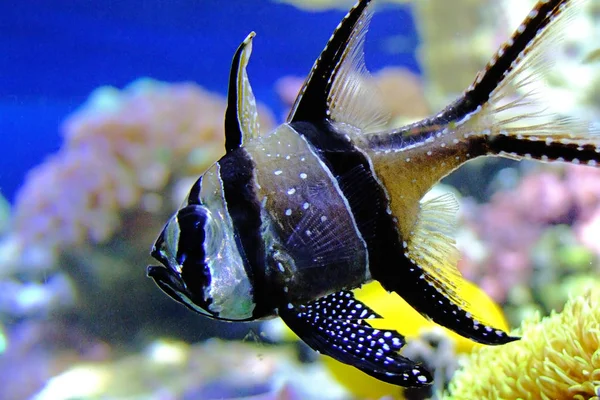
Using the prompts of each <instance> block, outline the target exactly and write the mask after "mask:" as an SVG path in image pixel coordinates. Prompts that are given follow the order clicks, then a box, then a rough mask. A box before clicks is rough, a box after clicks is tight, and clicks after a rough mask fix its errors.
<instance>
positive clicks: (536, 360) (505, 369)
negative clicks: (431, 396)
mask: <svg viewBox="0 0 600 400" xmlns="http://www.w3.org/2000/svg"><path fill="white" fill-rule="evenodd" d="M516 334H517V335H520V336H522V339H521V340H519V341H516V342H513V343H510V344H508V345H505V346H498V347H484V348H481V349H479V350H476V351H475V352H474V353H473V354H472V355H471V356H470V358H469V359H468V361H467V363H466V364H465V365H464V366H463V368H462V369H461V370H459V372H457V373H456V375H455V377H454V378H453V380H452V381H451V384H450V394H449V395H447V396H446V397H445V399H446V400H453V399H460V400H469V399H477V400H479V399H506V400H510V399H515V400H516V399H544V400H546V399H547V400H550V399H552V400H563V399H565V400H566V399H577V400H583V399H594V400H597V399H598V398H599V397H600V283H598V282H596V284H595V288H594V289H593V290H589V291H587V292H586V293H585V294H583V295H581V296H579V297H576V298H572V299H571V300H569V302H567V304H566V306H565V308H564V310H563V311H562V312H560V313H556V312H553V313H552V314H551V315H550V316H548V317H546V318H543V319H541V318H540V317H539V315H536V316H534V317H531V318H530V319H528V320H526V321H524V322H523V324H522V326H521V328H520V329H518V330H517V332H516Z"/></svg>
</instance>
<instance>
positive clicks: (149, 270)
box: [146, 265, 166, 280]
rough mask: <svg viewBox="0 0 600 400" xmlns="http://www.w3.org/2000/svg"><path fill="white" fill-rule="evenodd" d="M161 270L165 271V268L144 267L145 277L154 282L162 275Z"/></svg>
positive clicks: (159, 266) (156, 266)
mask: <svg viewBox="0 0 600 400" xmlns="http://www.w3.org/2000/svg"><path fill="white" fill-rule="evenodd" d="M161 270H166V268H165V267H163V266H162V265H148V267H146V276H147V277H148V278H152V279H155V280H156V279H157V278H158V277H160V276H163V275H164V271H161Z"/></svg>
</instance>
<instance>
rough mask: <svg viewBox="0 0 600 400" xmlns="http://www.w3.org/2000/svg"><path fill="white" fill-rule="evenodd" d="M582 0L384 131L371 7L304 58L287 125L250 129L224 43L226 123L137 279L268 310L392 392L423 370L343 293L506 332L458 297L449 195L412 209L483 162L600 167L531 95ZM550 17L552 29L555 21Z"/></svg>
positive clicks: (593, 142) (559, 8) (525, 31)
mask: <svg viewBox="0 0 600 400" xmlns="http://www.w3.org/2000/svg"><path fill="white" fill-rule="evenodd" d="M578 4H579V1H577V0H573V1H568V0H554V1H551V0H545V1H540V2H538V4H537V5H536V6H535V8H534V9H533V10H532V11H531V12H530V13H529V15H528V16H527V17H526V19H525V21H524V22H523V24H522V25H521V26H519V28H518V29H517V31H516V32H515V33H514V34H513V36H512V37H511V38H510V39H509V40H508V41H507V43H506V44H505V45H503V46H502V47H501V48H500V49H499V51H498V52H497V53H496V54H495V55H494V56H493V58H492V59H491V61H490V62H489V63H488V65H487V66H486V67H485V69H483V70H482V72H480V73H479V74H478V76H477V77H476V78H475V81H474V82H473V84H472V85H471V86H470V87H469V88H468V89H467V90H466V91H465V92H464V94H463V95H462V96H461V97H460V98H458V99H457V100H456V101H455V102H453V103H452V104H450V105H449V106H448V107H446V108H445V109H444V110H442V111H440V112H439V113H437V114H436V115H433V116H431V117H429V118H426V119H424V120H422V121H419V122H416V123H414V124H412V125H409V126H405V127H399V128H395V129H387V128H384V127H383V126H384V123H385V122H386V116H385V115H383V114H382V112H381V110H382V109H383V107H381V102H380V100H379V98H378V96H377V93H376V91H375V90H374V89H373V86H372V85H371V84H370V78H369V76H368V73H367V71H366V69H365V67H364V63H363V51H362V50H363V43H364V37H365V34H366V31H367V27H368V24H369V21H370V18H371V15H372V10H371V1H369V0H361V1H359V2H358V3H357V4H356V5H355V6H354V7H353V8H352V9H351V10H350V12H349V13H348V14H347V16H346V17H345V18H344V19H343V20H342V22H341V23H340V24H339V26H338V27H337V29H336V31H335V32H334V34H333V36H332V37H331V39H330V40H329V42H328V43H327V45H326V47H325V49H324V50H323V52H322V53H321V55H320V57H319V58H318V59H317V61H316V62H315V64H314V66H313V69H312V71H311V72H310V74H309V76H308V78H307V80H306V82H305V84H304V86H303V88H302V90H301V91H300V94H299V95H298V98H297V100H296V102H295V104H294V106H293V108H292V110H291V112H290V115H289V117H288V120H287V121H286V122H285V123H284V124H282V125H281V126H279V127H277V128H276V129H275V130H273V131H271V132H269V133H262V132H260V129H259V126H258V122H257V121H258V118H257V113H256V103H255V100H254V96H253V94H252V90H251V87H250V83H249V80H248V76H247V73H246V66H247V64H248V60H249V57H250V53H251V49H252V40H253V38H254V33H252V34H250V35H249V36H248V37H247V38H246V40H244V42H243V43H242V44H241V45H240V47H239V48H238V49H237V51H236V53H235V55H234V58H233V63H232V70H231V75H230V82H229V94H228V106H227V111H226V114H225V139H226V140H225V148H226V154H225V156H224V157H223V158H221V159H220V160H219V161H218V162H217V163H215V164H214V165H213V166H212V167H211V168H210V169H209V170H208V171H207V172H206V173H205V174H203V175H202V176H201V177H200V178H199V179H198V181H197V182H196V183H195V184H194V186H193V187H192V189H191V191H190V194H189V195H188V198H187V199H186V200H185V202H184V204H183V206H182V208H181V209H180V210H179V211H177V213H176V214H175V215H174V216H173V217H172V218H171V220H170V221H169V222H168V223H167V224H166V226H165V228H164V229H163V231H162V232H161V234H160V235H159V238H158V239H157V241H156V243H155V245H154V247H153V249H152V255H153V257H155V258H156V259H157V260H159V261H160V262H161V264H162V266H151V267H149V268H148V275H149V276H151V277H152V278H154V280H155V281H156V283H157V284H158V285H159V287H161V289H163V290H164V291H165V292H166V293H167V294H169V295H170V296H171V297H173V298H174V299H175V300H177V301H179V302H181V303H183V304H184V305H186V306H187V307H189V308H191V309H193V310H194V311H197V312H199V313H202V314H204V315H207V316H209V317H212V318H218V319H222V320H228V321H250V320H256V319H260V318H267V317H271V316H275V315H278V316H280V317H281V318H282V319H283V320H284V322H285V323H286V324H287V325H288V326H289V327H290V329H292V331H294V332H295V333H296V334H297V335H298V336H299V337H300V338H301V339H303V340H304V341H305V342H306V343H307V344H308V345H309V346H311V347H312V348H314V349H315V350H318V351H320V352H321V353H323V354H326V355H329V356H331V357H333V358H335V359H337V360H338V361H341V362H343V363H346V364H350V365H353V366H355V367H356V368H358V369H360V370H361V371H363V372H366V373H367V374H369V375H371V376H373V377H375V378H377V379H380V380H383V381H385V382H389V383H393V384H396V385H401V386H423V385H428V384H430V383H431V380H432V378H431V375H430V374H429V372H428V371H427V370H426V369H425V368H424V367H423V366H421V365H420V364H418V363H415V362H413V361H411V360H409V359H407V358H405V357H403V356H402V355H401V354H400V350H401V349H402V347H403V346H404V344H405V338H404V336H402V334H401V333H399V332H397V331H395V330H386V329H376V327H375V326H373V325H374V324H370V323H369V320H371V319H374V318H379V317H380V315H379V314H377V312H376V311H374V310H372V309H371V308H370V307H369V306H368V305H366V304H364V303H362V302H361V301H359V300H358V299H356V298H355V297H354V294H353V292H352V290H353V289H355V288H358V287H360V286H361V285H362V284H364V283H367V282H370V281H371V280H377V281H379V282H380V284H381V285H382V286H383V288H384V289H386V290H387V291H389V292H395V293H397V294H398V295H399V296H401V297H402V298H403V299H404V300H406V302H407V303H408V304H410V305H411V306H412V307H413V308H414V309H415V310H416V311H418V312H419V313H420V314H422V315H423V316H425V317H427V318H429V319H431V320H433V321H434V322H436V323H438V324H441V325H443V326H445V327H447V328H449V329H451V330H453V331H454V332H456V333H458V334H460V335H462V336H464V337H467V338H470V339H472V340H474V341H477V342H480V343H483V344H505V343H508V342H510V341H513V340H515V339H516V338H513V337H510V336H508V335H507V334H506V333H505V332H504V331H503V330H501V329H497V328H495V327H493V326H491V325H489V324H486V323H485V320H486V316H485V315H475V314H474V313H473V310H472V307H470V305H469V304H468V302H467V301H465V299H464V297H465V296H464V290H463V281H462V278H461V276H460V273H459V272H458V270H457V269H456V262H457V260H458V253H457V251H456V248H455V247H454V242H453V239H452V233H453V217H454V213H455V212H456V209H457V204H456V201H455V200H454V199H453V198H452V197H451V196H442V197H439V198H436V199H433V200H430V201H423V200H422V199H423V196H424V195H425V193H426V192H428V191H429V190H430V189H431V187H432V186H433V185H434V184H435V183H437V182H438V181H439V180H440V179H441V178H443V177H444V176H446V175H447V174H449V173H450V172H452V171H453V170H455V169H456V168H458V167H459V166H460V165H462V164H464V163H465V162H467V161H469V160H471V159H473V158H476V157H481V156H507V157H512V158H517V159H522V158H535V159H540V160H542V161H553V160H556V161H569V162H575V163H588V164H590V165H596V163H597V162H598V161H600V156H599V154H598V152H599V149H600V148H599V147H598V141H597V138H596V137H594V136H593V134H594V133H595V132H594V131H593V129H592V128H590V126H589V125H587V124H584V123H579V122H577V121H574V120H572V119H568V118H561V117H559V116H555V115H552V114H548V113H547V112H546V107H545V106H544V104H543V102H539V101H538V100H539V99H536V98H535V95H534V93H533V92H532V91H528V88H529V86H528V85H530V84H531V82H532V81H534V80H535V78H536V74H538V73H539V71H540V70H541V69H542V68H543V67H544V58H543V57H542V55H543V52H544V51H546V50H547V49H548V48H549V46H550V43H552V41H553V40H554V39H556V37H557V36H558V35H559V34H560V32H561V29H562V28H561V26H562V25H564V23H565V21H568V19H569V16H570V15H572V13H573V12H575V11H576V9H577V5H578ZM561 24H562V25H561Z"/></svg>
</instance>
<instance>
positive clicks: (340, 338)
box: [279, 291, 432, 387]
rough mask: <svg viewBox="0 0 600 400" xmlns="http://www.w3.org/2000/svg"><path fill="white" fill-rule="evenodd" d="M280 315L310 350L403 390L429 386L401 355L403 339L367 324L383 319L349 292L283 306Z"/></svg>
mask: <svg viewBox="0 0 600 400" xmlns="http://www.w3.org/2000/svg"><path fill="white" fill-rule="evenodd" d="M279 315H280V317H281V318H282V319H283V321H284V322H285V323H286V324H287V325H288V326H289V327H290V329H291V330H292V331H294V332H295V333H296V334H297V335H298V336H299V337H300V338H301V339H302V340H304V341H305V342H306V343H307V344H308V345H309V346H310V347H312V348H313V349H314V350H316V351H318V352H320V353H322V354H325V355H328V356H330V357H333V358H334V359H336V360H337V361H340V362H342V363H345V364H349V365H352V366H354V367H356V368H358V369H359V370H361V371H363V372H364V373H366V374H368V375H371V376H372V377H374V378H377V379H379V380H382V381H384V382H388V383H391V384H394V385H399V386H404V387H419V386H425V385H428V384H430V383H431V382H432V377H431V375H430V374H429V372H428V371H427V370H426V369H425V368H423V367H422V366H420V365H418V364H417V363H415V362H413V361H411V360H409V359H408V358H405V357H402V356H401V355H400V353H399V351H400V349H401V348H402V347H403V346H404V345H405V343H406V342H405V340H404V337H403V336H402V335H400V334H399V333H398V332H396V331H393V330H384V329H375V328H373V327H372V326H371V325H369V323H368V320H369V319H373V318H381V317H380V316H379V315H378V314H377V313H375V312H374V311H373V310H371V309H370V308H369V307H367V306H366V305H364V304H363V303H361V302H359V301H358V300H356V299H355V298H354V295H353V294H352V292H349V291H342V292H339V293H334V294H331V295H328V296H325V297H322V298H321V299H319V300H316V301H314V302H312V303H309V304H307V305H301V306H291V307H287V308H285V309H283V310H280V311H279Z"/></svg>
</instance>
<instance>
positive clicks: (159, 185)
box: [15, 80, 272, 248]
mask: <svg viewBox="0 0 600 400" xmlns="http://www.w3.org/2000/svg"><path fill="white" fill-rule="evenodd" d="M224 111H225V99H224V98H223V97H221V96H219V95H215V94H212V93H209V92H207V91H205V90H203V89H201V88H200V87H198V86H197V85H195V84H192V83H181V84H165V83H159V82H155V81H148V80H144V81H138V82H136V83H134V84H132V85H130V86H129V87H127V88H125V89H124V90H123V91H118V90H116V89H114V88H102V89H99V90H98V91H97V92H96V93H95V94H94V95H93V96H92V97H91V99H90V101H88V103H87V104H86V105H84V106H83V107H82V108H81V109H80V110H79V111H77V112H76V113H75V114H73V115H72V116H70V117H69V118H68V119H67V120H66V121H65V123H64V124H63V126H62V130H63V135H64V138H65V143H64V145H63V147H62V148H61V150H60V151H59V152H58V153H57V154H55V155H53V156H51V157H50V158H49V159H48V160H47V161H46V162H45V163H44V164H42V165H40V166H38V167H36V168H34V169H33V170H32V171H31V172H30V173H29V176H28V178H27V182H26V183H25V185H24V186H23V187H22V189H21V190H20V192H19V194H18V196H17V200H16V209H15V228H16V233H17V235H18V236H19V237H20V238H21V240H23V241H24V242H25V243H29V242H35V243H37V244H40V243H41V244H42V245H44V246H49V247H50V248H55V247H64V246H69V245H76V244H81V243H85V242H92V243H100V242H103V241H105V240H107V239H108V238H109V237H111V235H113V234H114V233H115V232H116V231H117V230H118V229H120V227H121V222H122V219H123V217H124V215H125V212H127V211H130V210H140V211H142V212H148V213H153V212H154V213H156V212H157V211H158V210H160V209H161V206H162V205H163V204H165V203H166V204H165V206H166V207H165V208H168V209H172V208H173V206H172V204H171V201H170V200H171V199H170V198H169V195H170V193H169V188H170V186H171V185H172V184H173V183H174V182H173V181H174V180H177V179H180V178H182V177H185V176H196V175H198V174H199V173H201V172H202V171H203V170H204V169H205V168H206V167H207V166H208V165H209V164H210V163H211V162H213V161H215V160H216V159H217V158H218V157H219V156H220V152H221V151H222V150H221V148H222V142H223V137H224V135H223V128H222V127H223V114H224ZM261 115H263V116H265V118H264V119H263V120H262V125H263V126H265V125H266V126H267V127H268V126H269V125H271V124H272V118H271V117H270V113H269V112H265V111H264V109H263V110H261ZM197 149H202V150H204V152H202V151H200V152H198V151H197ZM198 155H199V157H198ZM177 201H181V199H177Z"/></svg>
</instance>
